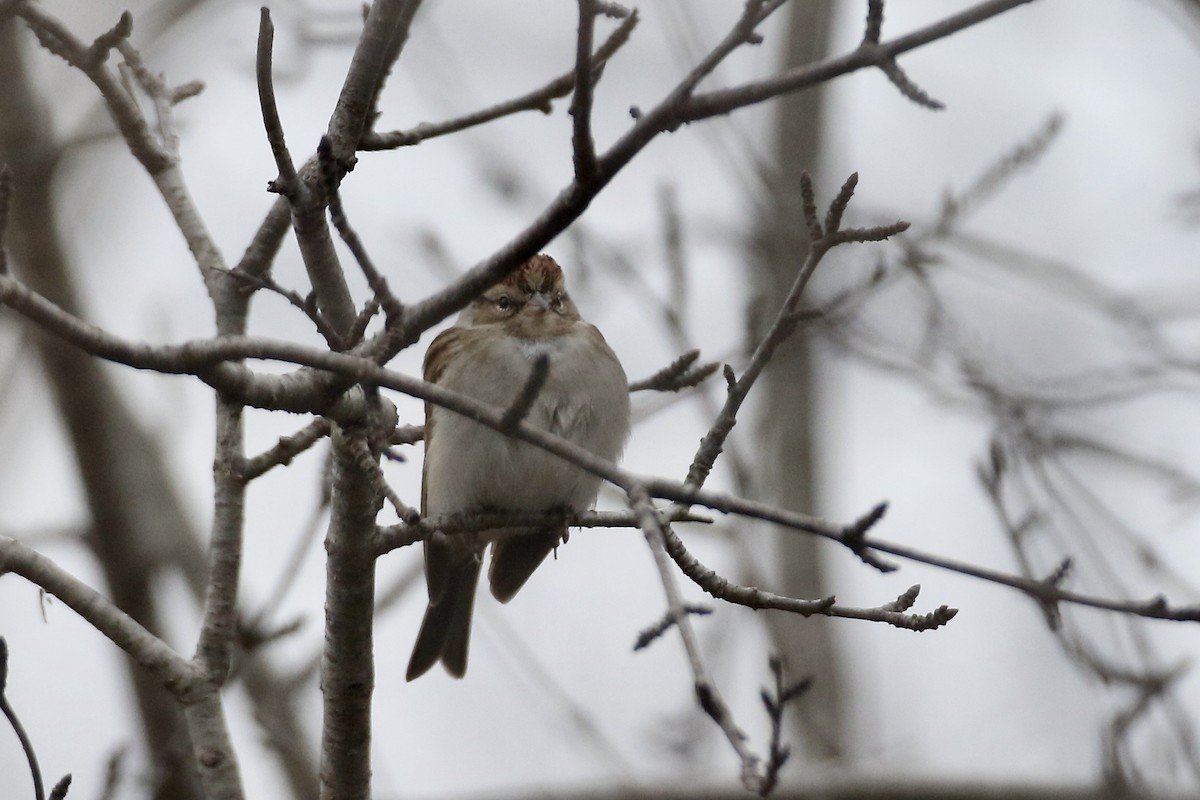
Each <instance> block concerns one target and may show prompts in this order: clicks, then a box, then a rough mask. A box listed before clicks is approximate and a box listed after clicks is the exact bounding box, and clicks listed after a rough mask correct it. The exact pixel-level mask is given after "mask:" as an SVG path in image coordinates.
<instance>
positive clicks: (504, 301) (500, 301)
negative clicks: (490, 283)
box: [496, 294, 517, 311]
mask: <svg viewBox="0 0 1200 800" xmlns="http://www.w3.org/2000/svg"><path fill="white" fill-rule="evenodd" d="M516 305H517V304H516V303H514V302H513V299H512V298H511V297H509V296H508V295H506V294H502V295H500V296H499V297H497V298H496V308H498V309H500V310H501V311H512V310H513V309H514V308H516Z"/></svg>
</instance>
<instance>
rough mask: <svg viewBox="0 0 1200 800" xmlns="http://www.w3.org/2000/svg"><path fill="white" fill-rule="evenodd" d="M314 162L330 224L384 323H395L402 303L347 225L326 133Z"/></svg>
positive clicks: (335, 168) (336, 166)
mask: <svg viewBox="0 0 1200 800" xmlns="http://www.w3.org/2000/svg"><path fill="white" fill-rule="evenodd" d="M317 163H318V164H319V165H320V167H321V175H322V177H323V179H324V181H325V198H326V202H327V203H328V204H329V219H330V221H331V222H333V227H334V228H336V229H337V232H338V235H339V236H341V237H342V241H343V242H345V243H346V246H347V247H348V248H350V252H351V254H353V256H354V260H355V261H356V262H357V263H358V266H359V268H360V269H361V270H362V273H363V275H364V276H365V277H366V279H367V285H368V286H370V287H371V291H372V292H374V294H375V301H376V302H377V303H378V304H379V307H380V308H382V309H383V313H384V317H385V319H386V321H387V322H386V324H388V325H396V324H398V323H399V321H400V318H401V316H402V315H403V314H404V305H403V304H402V303H401V302H400V300H399V299H398V298H397V297H396V296H395V295H394V294H392V290H391V289H390V288H388V283H387V279H386V278H384V277H383V275H382V274H380V272H379V270H377V269H376V268H375V263H374V262H373V261H372V260H371V257H370V255H368V254H367V249H366V247H364V246H363V243H362V240H361V239H359V238H358V234H357V233H355V231H354V229H353V228H352V227H350V221H349V220H348V219H347V218H346V211H345V209H344V208H343V207H342V195H341V192H340V191H339V190H338V184H339V181H340V175H339V167H338V165H337V162H336V161H335V160H334V158H333V146H332V144H331V143H330V140H329V137H328V136H322V137H321V141H320V142H319V143H318V144H317ZM368 319H369V317H368Z"/></svg>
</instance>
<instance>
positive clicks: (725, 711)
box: [626, 485, 764, 792]
mask: <svg viewBox="0 0 1200 800" xmlns="http://www.w3.org/2000/svg"><path fill="white" fill-rule="evenodd" d="M626 495H627V497H628V500H629V507H630V508H631V509H632V510H633V512H634V513H635V514H637V517H638V522H639V526H640V527H641V529H642V532H643V533H644V534H645V536H646V541H647V543H648V544H649V545H650V552H651V553H652V554H653V555H654V566H655V567H656V568H657V569H658V575H659V578H660V580H661V582H662V586H663V591H664V592H665V593H666V596H667V616H668V617H669V618H670V621H671V624H673V625H674V627H675V629H676V630H677V631H678V632H679V638H680V640H681V641H682V642H683V648H684V651H685V653H686V654H687V660H688V666H689V667H690V668H691V671H692V688H693V690H694V691H695V693H696V701H697V702H698V703H699V705H700V708H702V709H703V710H704V713H706V714H708V716H709V717H710V718H711V719H712V721H713V722H714V723H716V725H717V727H718V728H720V730H721V732H722V733H723V734H725V738H726V739H727V740H728V741H729V745H730V746H731V747H732V748H733V750H734V752H735V753H737V755H738V758H739V759H740V760H741V762H742V773H741V778H742V784H743V785H744V786H745V787H746V788H747V789H749V790H750V791H752V792H760V791H761V790H762V788H763V786H764V775H763V773H762V771H761V763H762V760H761V759H760V758H759V756H758V755H757V754H755V753H754V751H753V750H751V749H750V746H749V745H748V744H747V743H746V742H747V736H746V734H745V733H744V732H743V731H742V730H741V728H739V727H738V726H737V723H736V722H735V720H734V718H733V712H732V711H731V710H730V708H729V704H728V703H726V702H725V698H724V697H722V696H721V692H720V690H718V689H717V686H716V684H715V683H714V682H713V680H712V678H711V676H709V674H708V669H707V667H705V665H704V659H703V656H701V654H700V643H699V641H698V639H697V638H696V632H695V631H694V630H693V629H692V625H691V621H690V619H689V615H688V611H687V604H686V603H684V601H683V594H682V593H681V592H680V591H679V586H678V585H677V584H676V583H675V571H674V569H673V564H672V561H671V558H670V556H668V555H667V550H666V544H665V542H664V541H663V531H662V524H661V523H660V522H659V517H658V512H657V510H656V509H655V508H654V505H653V504H652V503H651V502H650V495H649V494H648V493H647V492H646V490H645V489H644V488H643V487H641V486H637V485H634V486H631V487H630V488H629V489H628V490H627V492H626Z"/></svg>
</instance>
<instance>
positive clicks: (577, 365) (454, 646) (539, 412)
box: [407, 255, 629, 681]
mask: <svg viewBox="0 0 1200 800" xmlns="http://www.w3.org/2000/svg"><path fill="white" fill-rule="evenodd" d="M542 358H544V359H546V362H547V365H548V371H547V374H546V380H545V383H544V384H543V385H542V388H541V390H540V391H539V392H538V394H537V396H536V398H535V400H534V402H533V404H532V406H531V408H530V410H529V412H528V414H527V415H526V417H525V418H524V419H525V422H526V423H528V424H530V425H533V426H535V427H538V428H541V429H543V430H545V431H548V432H550V433H553V434H556V435H558V436H561V437H563V438H564V439H567V440H569V441H571V442H573V443H575V444H577V445H579V446H580V447H583V448H585V449H586V450H589V451H590V452H592V453H593V454H595V455H597V456H600V457H601V458H605V459H608V460H609V461H615V460H617V458H619V457H620V455H621V451H622V450H623V449H624V446H625V440H626V438H627V437H628V435H629V383H628V380H627V379H626V377H625V371H624V369H622V367H621V362H620V361H618V360H617V357H616V355H615V354H614V353H613V351H612V349H611V348H610V347H609V346H608V343H607V342H605V341H604V337H603V336H602V335H601V334H600V331H599V330H597V329H596V327H595V326H594V325H590V324H588V323H587V322H585V321H584V320H583V318H582V317H580V315H579V310H578V309H577V308H576V307H575V304H574V303H573V302H572V301H571V298H570V296H569V295H568V294H567V291H566V288H565V286H564V283H563V273H562V269H561V268H560V267H559V265H558V264H557V263H556V262H555V261H554V259H552V258H550V257H549V256H547V255H537V256H534V257H533V258H531V259H530V260H529V261H527V262H525V263H524V264H523V265H522V266H521V267H520V268H519V269H517V270H516V271H514V272H512V273H511V274H510V275H509V276H508V277H507V278H505V279H504V280H503V281H501V282H500V283H498V284H496V285H495V286H493V287H492V288H491V289H489V290H488V291H486V292H484V294H483V295H482V296H480V297H479V298H477V299H476V300H475V301H474V302H472V303H471V304H470V305H468V306H467V307H466V308H464V309H463V311H462V313H461V314H460V315H459V318H458V320H457V322H456V324H455V325H454V326H453V327H451V328H448V329H447V330H445V331H443V332H442V333H441V334H439V335H438V336H437V337H436V338H435V339H434V340H433V342H432V343H430V345H429V349H428V350H427V351H426V353H425V364H424V374H425V380H427V381H429V382H431V383H436V384H438V385H439V386H444V387H446V388H447V389H452V390H454V391H456V392H461V393H462V394H465V395H469V396H471V397H473V398H475V399H477V400H481V401H483V402H485V403H490V404H491V405H493V406H496V407H498V408H508V407H510V406H511V405H512V403H513V401H514V400H515V399H516V398H517V397H518V395H519V394H520V393H521V390H522V388H523V387H524V386H525V384H526V382H527V380H528V378H529V375H530V373H531V371H532V370H533V368H534V363H535V362H536V361H538V360H539V359H542ZM600 482H601V479H600V478H599V477H597V476H595V475H592V474H590V473H587V472H584V471H583V470H581V469H579V468H578V467H575V466H573V465H571V464H569V463H567V462H566V461H563V460H562V459H560V458H559V457H558V456H555V455H552V454H550V453H547V452H546V451H544V450H541V449H539V448H537V447H535V446H533V445H531V444H527V443H525V442H521V441H518V440H516V439H513V438H511V437H508V436H505V435H504V434H502V433H499V432H497V431H495V430H492V429H491V428H487V427H484V426H483V425H481V424H479V423H477V422H474V421H472V420H469V419H467V418H466V417H464V416H461V415H458V414H455V413H454V412H453V411H449V410H447V409H445V408H441V407H439V406H436V405H433V404H431V403H427V404H426V406H425V460H424V464H423V467H422V481H421V513H422V515H424V516H437V515H440V514H448V513H456V512H458V513H462V512H467V513H469V512H473V511H523V512H530V511H534V512H540V511H575V512H578V511H585V510H587V509H589V508H591V506H592V504H593V503H594V502H595V500H596V494H597V492H598V491H599V488H600ZM566 534H567V528H566V526H565V525H552V526H547V527H527V528H519V529H513V528H504V529H502V530H485V531H479V532H474V533H460V534H452V535H445V534H442V533H440V532H437V533H435V534H433V536H431V537H430V538H429V539H427V540H426V541H425V543H424V554H425V581H426V584H427V587H428V590H429V603H428V606H427V607H426V609H425V617H424V619H423V620H422V621H421V628H420V631H419V633H418V634H417V640H416V644H415V645H414V646H413V652H412V657H411V658H410V659H409V662H408V673H407V679H408V680H410V681H411V680H413V679H414V678H417V677H419V676H421V675H423V674H424V673H425V672H426V671H427V670H429V668H430V667H432V666H433V665H434V664H435V663H437V662H438V661H441V662H442V666H443V667H445V669H446V671H447V672H448V673H450V674H451V675H453V676H454V677H456V678H461V677H462V676H463V675H464V674H465V673H466V670H467V648H468V644H469V642H470V635H471V614H472V609H473V608H474V604H475V589H476V585H477V584H478V582H479V573H480V569H481V566H482V564H483V555H484V550H485V549H486V548H487V547H488V545H489V544H490V545H491V564H490V566H489V568H488V583H489V584H490V588H491V591H492V595H493V596H494V597H495V598H496V599H497V600H499V601H500V602H502V603H507V602H508V601H509V600H511V599H512V598H513V596H514V595H515V594H516V593H517V591H518V590H519V589H520V588H521V587H522V586H523V585H524V584H525V582H526V580H528V579H529V576H530V575H531V574H533V571H534V570H535V569H537V567H538V565H539V564H541V563H542V561H543V560H545V558H546V556H547V555H549V554H550V552H551V551H553V550H554V549H555V548H556V547H557V546H558V545H559V543H560V542H563V541H565V540H566Z"/></svg>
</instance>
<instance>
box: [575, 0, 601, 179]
mask: <svg viewBox="0 0 1200 800" xmlns="http://www.w3.org/2000/svg"><path fill="white" fill-rule="evenodd" d="M578 2H579V31H578V33H577V34H576V36H575V94H574V95H573V96H572V99H571V108H570V114H571V148H572V153H573V159H574V162H575V180H576V182H577V183H580V184H584V185H586V184H588V183H591V182H592V181H593V180H595V178H596V143H595V141H594V140H593V139H592V90H593V89H594V86H593V83H592V81H593V78H594V77H595V73H594V72H593V71H592V36H593V34H594V32H595V30H596V14H597V13H598V11H597V8H596V2H595V0H578Z"/></svg>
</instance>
